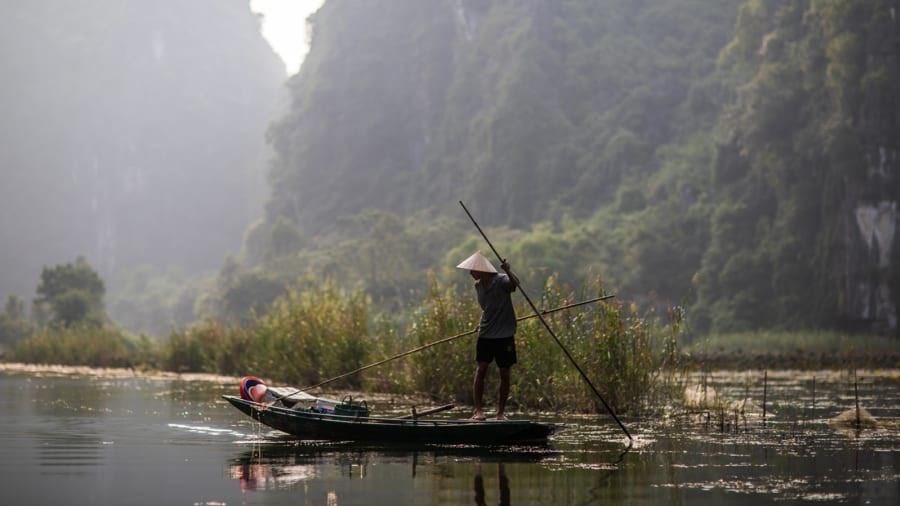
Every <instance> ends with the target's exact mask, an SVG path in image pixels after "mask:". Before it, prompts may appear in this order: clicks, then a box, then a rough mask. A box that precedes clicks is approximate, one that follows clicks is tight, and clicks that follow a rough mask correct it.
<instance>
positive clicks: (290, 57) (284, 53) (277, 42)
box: [250, 0, 324, 74]
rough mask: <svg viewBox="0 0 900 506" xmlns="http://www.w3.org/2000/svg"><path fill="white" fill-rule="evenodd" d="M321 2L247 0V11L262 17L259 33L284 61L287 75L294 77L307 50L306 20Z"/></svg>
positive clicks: (311, 0)
mask: <svg viewBox="0 0 900 506" xmlns="http://www.w3.org/2000/svg"><path fill="white" fill-rule="evenodd" d="M323 1H324V0H250V9H251V10H252V11H253V12H259V13H261V14H263V15H264V16H265V18H264V19H263V24H262V34H263V37H265V38H266V40H268V41H269V45H271V46H272V49H274V50H275V52H276V53H278V56H280V57H281V59H282V60H284V65H285V67H286V68H287V72H288V74H296V73H297V71H298V70H299V69H300V64H301V63H302V62H303V58H304V57H305V56H306V52H307V51H308V50H309V48H308V47H307V46H306V18H307V16H309V15H310V14H311V13H313V12H314V11H315V10H316V9H318V8H319V7H320V6H321V5H322V2H323Z"/></svg>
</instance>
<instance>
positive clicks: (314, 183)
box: [248, 0, 900, 331]
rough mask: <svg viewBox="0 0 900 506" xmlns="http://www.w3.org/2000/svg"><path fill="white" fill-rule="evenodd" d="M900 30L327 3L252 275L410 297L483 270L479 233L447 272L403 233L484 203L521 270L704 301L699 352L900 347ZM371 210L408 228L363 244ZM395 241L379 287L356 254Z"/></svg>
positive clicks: (887, 11) (819, 17)
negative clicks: (321, 277)
mask: <svg viewBox="0 0 900 506" xmlns="http://www.w3.org/2000/svg"><path fill="white" fill-rule="evenodd" d="M898 10H900V5H898V2H897V1H896V0H807V1H796V2H780V1H774V0H745V1H725V0H723V1H718V2H707V1H695V0H645V1H625V0H605V1H602V0H600V1H598V0H594V1H587V0H562V1H558V2H544V1H503V0H431V1H418V0H416V1H412V0H407V1H404V0H397V1H394V2H389V3H387V4H384V3H377V4H376V3H371V2H359V1H352V0H329V1H328V2H326V3H325V5H324V6H323V8H322V9H321V10H320V11H318V13H316V14H315V16H314V17H313V18H312V19H311V20H310V28H311V37H312V50H311V52H310V54H309V56H308V59H307V61H306V63H305V64H304V66H303V68H302V69H301V72H300V73H299V74H298V75H297V76H295V77H294V78H293V79H292V80H291V82H290V89H291V93H292V97H293V100H292V106H291V110H290V111H289V112H288V113H287V114H286V115H285V116H284V117H283V119H281V120H280V121H279V122H278V123H277V124H275V125H274V126H273V128H272V129H271V131H270V139H271V141H272V143H273V146H274V149H275V151H276V155H277V156H276V159H275V163H274V166H273V170H272V173H271V180H272V194H271V197H270V199H269V202H268V205H267V214H266V217H265V221H264V223H263V224H261V225H259V226H257V228H256V229H255V230H253V231H251V233H250V235H249V236H248V252H249V253H250V255H249V257H248V260H249V263H250V265H254V264H255V265H265V266H268V267H266V268H267V269H269V270H270V272H290V271H291V270H292V269H293V270H295V271H296V270H300V269H301V268H300V267H299V266H300V265H305V266H307V267H309V266H314V267H318V268H321V269H324V270H325V271H328V272H344V271H348V270H350V271H353V269H354V268H353V267H346V266H347V265H349V264H353V263H356V264H365V267H357V268H356V269H357V271H356V273H355V276H351V277H349V278H348V279H363V280H365V282H366V284H367V286H368V288H369V289H370V290H373V291H374V292H375V293H382V292H383V293H396V292H398V291H402V290H403V289H404V288H409V287H411V286H414V283H415V281H414V277H412V278H410V276H408V275H406V272H408V271H410V270H413V271H416V270H418V269H422V268H423V267H422V266H420V265H418V263H417V262H420V261H421V258H422V257H426V258H429V259H430V261H429V262H425V263H426V264H428V263H430V264H432V268H434V265H445V264H447V263H448V262H451V261H452V259H453V258H455V257H454V256H453V255H457V256H458V255H459V254H462V253H464V252H465V251H467V250H466V248H467V247H471V248H475V247H483V245H481V244H480V243H477V242H473V241H471V240H470V241H468V242H465V241H466V237H467V235H466V234H467V232H468V231H466V230H458V231H457V232H456V233H457V235H452V234H450V233H445V234H444V238H445V240H446V241H447V244H449V245H451V246H454V247H455V249H452V250H451V251H450V252H449V254H448V252H447V249H446V245H444V249H441V250H440V251H438V252H429V251H423V250H422V249H421V248H418V245H420V244H421V243H423V242H427V237H425V236H423V234H424V233H423V232H421V230H422V228H427V227H428V226H429V225H428V224H434V223H435V221H434V220H430V219H427V218H418V219H416V220H413V221H411V220H410V219H403V218H399V217H401V216H404V217H408V216H413V215H416V214H415V213H420V214H419V215H417V216H421V213H422V212H426V214H427V212H430V213H432V215H438V216H442V217H446V216H448V215H450V216H452V215H459V214H460V210H459V209H458V206H455V205H456V202H457V201H458V200H464V201H467V202H469V203H471V207H473V208H474V209H476V214H479V215H481V216H483V217H485V218H486V219H487V220H488V221H489V223H490V225H492V226H496V227H499V226H505V227H507V231H508V232H506V233H505V235H504V236H503V237H504V238H505V239H506V242H505V243H504V245H506V246H507V248H508V251H510V252H511V254H516V255H517V260H518V262H519V265H520V267H522V268H530V269H535V272H544V273H545V274H546V273H551V272H557V273H559V274H560V275H561V277H563V278H564V279H566V280H570V281H574V280H581V281H583V280H585V279H586V278H588V277H590V276H592V275H600V276H601V277H602V278H603V279H604V281H605V282H606V283H607V285H608V286H612V287H615V288H616V289H618V290H620V291H621V292H622V293H624V294H626V295H627V296H629V297H633V298H643V297H649V300H652V301H655V302H657V303H660V304H668V303H671V302H685V303H687V304H688V305H689V306H690V307H691V311H690V314H691V318H692V320H693V323H694V325H695V327H696V328H697V329H701V330H712V331H731V330H746V329H754V328H768V327H778V328H797V327H835V326H842V325H852V326H854V327H857V328H870V329H871V328H876V329H882V330H888V329H890V330H892V331H896V329H897V305H898V301H900V299H898V293H897V292H898V288H897V287H898V286H900V278H898V274H897V272H898V271H897V265H898V248H897V247H896V242H897V239H896V238H895V235H894V233H893V231H894V228H895V227H896V222H897V211H896V201H897V199H898V196H900V189H898V163H900V161H898V157H897V149H898V145H897V143H898V141H897V139H900V135H898V134H900V132H898V123H900V120H898V114H900V100H898V99H900V77H898V72H900V42H898V41H900V39H898V34H900V26H898V19H897V16H898ZM366 209H377V210H380V211H382V212H386V213H388V214H387V215H384V214H377V213H376V214H375V215H373V214H372V213H371V212H369V213H368V214H364V215H362V216H363V217H362V218H358V219H357V221H359V222H361V223H363V225H362V226H361V227H360V226H356V228H354V226H348V225H347V220H346V217H347V216H349V215H355V214H357V213H361V212H363V211H364V210H366ZM366 216H368V218H366ZM387 222H393V223H394V225H393V226H394V228H393V229H391V228H390V227H389V226H387V225H385V223H387ZM376 223H378V224H381V225H380V226H383V227H385V228H384V229H383V230H385V231H387V230H393V239H392V240H391V244H385V245H384V247H383V248H381V249H380V250H378V251H380V252H381V257H382V258H381V260H380V261H381V263H382V265H381V266H380V267H378V266H377V264H379V259H375V260H372V259H371V258H369V259H367V260H362V258H361V257H360V258H359V259H358V261H354V260H352V259H354V258H356V257H354V254H353V253H351V251H358V250H360V249H363V248H361V244H360V243H354V242H353V239H352V237H354V234H356V236H359V235H362V236H363V237H366V238H368V239H369V242H370V243H371V242H372V241H378V240H379V239H378V237H377V236H376V235H374V234H373V235H371V236H370V235H369V234H370V233H371V231H372V230H374V229H375V224H376ZM357 225H358V224H357ZM463 227H464V225H463ZM450 228H451V229H452V230H457V229H455V228H453V227H450ZM341 234H343V235H344V239H343V240H342V239H335V235H337V236H341ZM310 237H320V238H321V237H330V238H331V239H329V240H327V241H311V240H310ZM292 238H293V239H292ZM404 241H405V243H404ZM463 242H464V243H465V246H459V245H460V244H461V243H463ZM398 243H403V244H406V245H407V246H406V247H401V246H398ZM323 244H324V245H325V246H323ZM354 244H355V246H356V248H354V247H351V245H354ZM457 246H459V247H457ZM323 248H324V250H327V251H329V253H328V254H327V255H319V256H318V257H316V255H314V254H311V253H310V252H311V251H313V250H318V251H323ZM328 248H331V249H330V250H329V249H328ZM368 251H370V252H371V251H375V250H368ZM360 255H361V253H360ZM370 256H371V255H370ZM376 256H378V255H376ZM324 257H327V259H326V258H324ZM292 258H293V261H291V260H290V259H292ZM388 258H390V260H388ZM410 258H411V259H410ZM317 259H318V260H317ZM404 259H406V260H404ZM341 265H343V266H344V267H340V266H341ZM398 265H399V266H400V267H398ZM279 269H282V270H281V271H279ZM378 270H380V271H381V276H380V278H379V277H378V276H377V275H375V274H373V272H374V271H378ZM419 272H421V270H420V271H419ZM404 276H405V280H404V281H403V283H400V286H394V287H393V288H391V289H387V290H385V287H386V286H387V285H390V284H391V283H394V284H395V285H397V283H398V281H397V280H398V279H404ZM404 283H405V284H404ZM379 290H381V292H379Z"/></svg>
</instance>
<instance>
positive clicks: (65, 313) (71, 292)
mask: <svg viewBox="0 0 900 506" xmlns="http://www.w3.org/2000/svg"><path fill="white" fill-rule="evenodd" d="M105 292H106V288H105V286H104V284H103V280H102V279H100V276H99V275H98V274H97V271H95V270H94V269H93V267H91V266H90V265H89V264H88V263H87V260H85V259H84V258H82V257H78V259H77V260H76V261H75V262H74V263H70V264H64V265H57V266H55V267H45V268H44V270H43V271H42V272H41V281H40V284H38V287H37V295H38V298H37V299H36V300H35V302H37V303H38V304H46V305H47V306H49V308H50V311H51V313H52V316H51V323H55V324H60V325H62V326H64V327H69V326H72V325H75V324H88V325H94V326H97V325H100V324H101V323H102V322H103V321H104V320H105V318H106V315H105V312H104V309H103V295H104V293H105Z"/></svg>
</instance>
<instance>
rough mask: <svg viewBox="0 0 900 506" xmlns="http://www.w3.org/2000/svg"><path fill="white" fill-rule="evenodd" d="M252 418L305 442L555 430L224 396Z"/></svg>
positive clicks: (538, 434)
mask: <svg viewBox="0 0 900 506" xmlns="http://www.w3.org/2000/svg"><path fill="white" fill-rule="evenodd" d="M223 397H224V398H225V399H226V400H228V402H230V403H231V404H232V405H234V407H236V408H238V409H239V410H241V411H242V412H244V413H245V414H246V415H248V416H250V417H251V418H253V419H254V420H257V421H259V422H260V423H262V424H264V425H267V426H269V427H271V428H273V429H277V430H280V431H282V432H286V433H288V434H290V435H292V436H295V437H297V438H299V439H303V440H329V441H376V442H388V443H394V442H397V443H435V444H474V445H503V444H517V443H534V442H542V441H546V440H547V438H548V437H549V436H550V435H551V434H553V432H554V431H556V429H557V428H558V427H557V426H556V425H553V424H545V423H538V422H532V421H529V420H504V421H487V422H477V421H471V420H423V419H418V420H411V419H398V418H379V417H371V416H370V417H353V416H342V415H333V414H325V413H316V412H312V411H306V410H295V409H288V408H283V407H278V406H267V405H264V404H259V403H256V402H253V401H247V400H244V399H241V398H240V397H235V396H231V395H225V396H223Z"/></svg>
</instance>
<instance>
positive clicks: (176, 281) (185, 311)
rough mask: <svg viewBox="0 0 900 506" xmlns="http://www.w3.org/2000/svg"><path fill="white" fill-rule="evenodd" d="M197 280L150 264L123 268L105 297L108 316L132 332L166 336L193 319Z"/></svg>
mask: <svg viewBox="0 0 900 506" xmlns="http://www.w3.org/2000/svg"><path fill="white" fill-rule="evenodd" d="M195 284H197V282H196V281H194V282H193V283H192V282H191V281H190V280H186V279H182V278H181V277H180V276H177V275H174V274H171V273H163V272H160V271H159V270H158V269H156V268H154V267H153V266H151V265H142V266H140V267H137V268H135V269H131V270H129V271H126V272H120V273H119V274H118V275H117V276H115V277H114V278H113V280H112V282H111V283H110V287H109V291H108V296H107V298H106V300H107V307H108V308H109V309H108V312H109V317H110V319H112V320H114V321H115V322H116V323H117V324H118V325H120V326H122V327H125V328H127V329H129V330H130V331H132V332H138V333H142V334H147V335H150V336H156V337H163V336H165V335H167V334H168V332H169V331H170V330H171V329H172V328H175V327H179V326H186V325H189V324H190V323H192V322H193V321H194V307H193V306H194V299H195V297H196V295H195V292H196V290H197V288H196V286H195Z"/></svg>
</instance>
